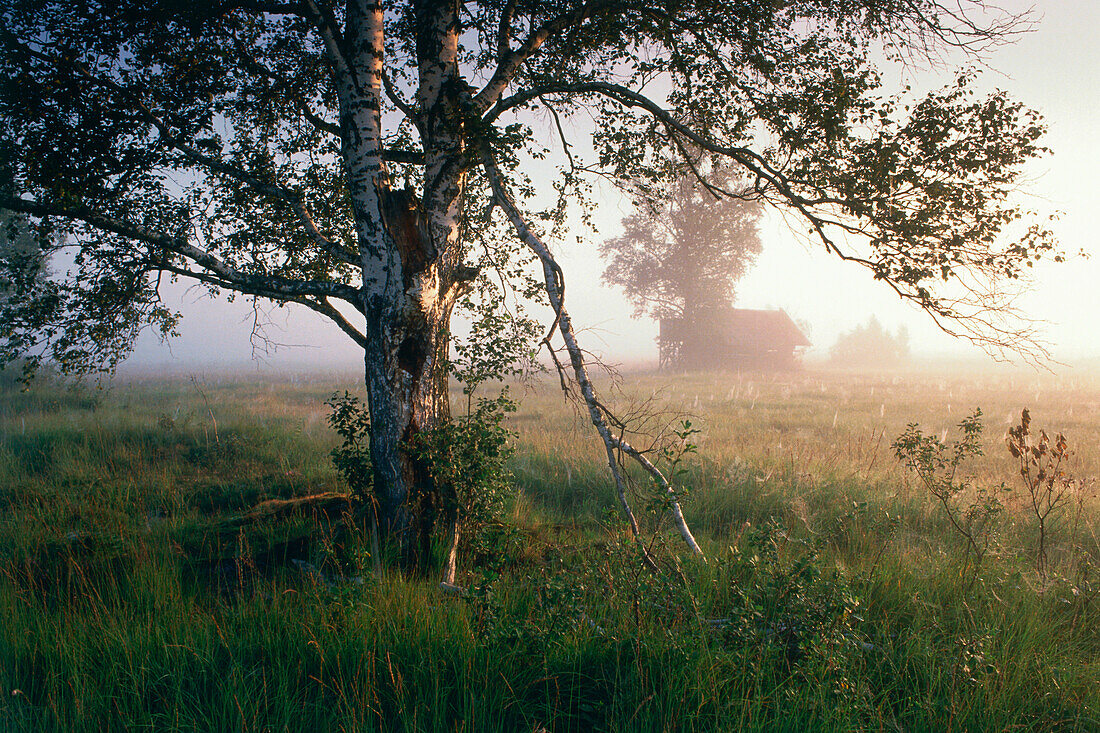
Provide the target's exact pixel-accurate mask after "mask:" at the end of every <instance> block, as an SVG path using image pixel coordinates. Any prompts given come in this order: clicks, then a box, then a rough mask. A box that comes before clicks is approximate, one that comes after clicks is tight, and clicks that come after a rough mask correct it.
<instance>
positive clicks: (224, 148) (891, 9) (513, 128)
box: [0, 0, 1053, 550]
mask: <svg viewBox="0 0 1100 733" xmlns="http://www.w3.org/2000/svg"><path fill="white" fill-rule="evenodd" d="M1025 24H1026V19H1024V18H1019V17H1015V16H1012V15H1008V14H1005V13H1002V12H1000V11H998V10H997V9H996V8H990V7H989V5H988V3H985V2H977V1H974V2H968V1H966V0H963V1H962V2H954V1H952V2H950V3H948V2H940V0H843V1H842V0H800V1H799V2H790V1H786V0H769V1H767V2H760V1H759V0H688V1H686V2H668V1H666V0H581V1H575V2H574V1H570V2H544V1H543V0H481V1H472V2H465V3H459V2H454V1H442V2H440V1H434V2H432V1H427V0H413V1H408V0H393V1H392V2H382V1H380V0H347V1H346V2H336V1H335V0H285V1H277V0H224V1H222V2H214V1H210V2H181V1H179V0H162V1H161V2H153V3H149V2H137V1H136V0H75V1H74V2H59V1H57V0H7V2H5V3H4V5H3V9H2V10H0V49H2V51H0V78H2V79H4V80H5V81H4V82H3V88H2V92H0V152H2V153H3V157H4V158H5V159H6V160H5V161H4V164H5V165H6V166H7V167H9V168H10V169H11V171H12V180H13V181H14V188H13V189H12V190H10V191H7V190H6V191H3V192H0V207H2V208H3V209H6V210H9V211H12V212H17V213H20V214H22V215H24V216H26V217H28V218H29V220H30V221H31V222H32V223H33V224H34V225H35V226H36V227H39V228H40V229H41V230H42V231H46V230H49V231H50V232H51V233H55V234H60V235H63V236H64V238H63V239H62V240H57V239H53V240H51V241H54V242H56V245H55V246H56V247H59V248H60V247H65V248H69V249H70V250H71V255H72V261H73V262H74V265H73V267H72V268H70V269H69V272H70V273H71V276H69V277H55V278H53V279H51V280H50V281H49V282H48V283H46V284H31V283H29V282H28V283H27V286H26V287H24V288H22V289H20V290H19V292H18V293H17V296H18V297H15V298H12V299H10V300H9V301H8V302H7V303H5V304H4V308H3V311H4V312H3V313H2V314H0V340H2V343H3V352H4V355H5V358H8V359H10V358H14V357H15V356H17V355H19V356H25V357H27V358H29V359H30V361H29V364H31V365H32V366H33V365H34V364H36V363H39V362H41V361H42V360H44V359H48V360H50V361H52V362H53V363H55V364H57V365H58V367H59V368H61V369H64V370H67V371H71V372H81V371H86V370H90V369H96V368H101V367H103V366H107V367H110V366H112V365H113V364H115V363H117V360H118V359H119V358H121V357H122V356H124V355H125V354H126V352H127V351H128V349H129V348H130V346H131V344H132V342H133V338H134V337H135V335H136V334H137V333H138V331H139V330H140V329H141V328H144V327H152V328H154V329H158V330H159V331H161V332H163V333H171V331H172V329H173V327H174V324H175V322H176V319H177V318H178V314H177V313H175V312H173V311H172V309H171V308H169V307H167V306H166V305H165V304H164V302H163V301H162V300H161V299H160V296H159V290H158V286H159V284H160V283H161V282H163V280H164V279H165V278H179V279H183V280H188V281H193V282H197V283H200V284H202V285H204V286H207V287H209V288H210V289H212V290H216V291H226V292H230V293H235V294H243V295H246V296H250V297H255V298H261V299H268V300H271V301H274V302H277V303H281V304H287V305H289V306H292V307H300V308H309V309H311V310H313V311H315V312H317V313H319V314H321V315H322V316H324V317H325V318H327V319H329V320H331V321H332V322H333V323H334V324H335V325H336V326H337V327H339V328H340V329H341V330H342V331H343V332H344V333H345V334H346V335H347V337H348V338H349V339H351V340H352V341H353V342H354V343H356V344H357V345H358V346H360V347H361V348H362V350H363V363H364V383H365V386H366V391H367V394H368V397H369V414H370V441H369V442H370V454H371V458H372V461H373V463H372V465H373V472H374V475H373V485H374V492H375V498H376V500H377V502H378V521H379V523H380V526H381V529H382V534H383V536H384V537H385V538H388V539H389V540H390V541H393V539H394V538H395V537H401V536H403V535H406V534H407V530H408V528H409V527H410V526H412V525H411V522H410V512H411V509H410V507H409V505H408V497H409V496H410V487H419V488H422V489H425V490H431V489H432V487H430V486H428V485H427V484H429V483H430V479H429V478H428V476H427V473H426V471H425V470H424V467H423V466H422V465H419V464H418V462H417V461H416V460H415V459H414V457H413V456H412V454H411V453H410V451H408V450H407V448H406V446H407V444H408V441H409V439H410V437H412V436H415V435H416V434H418V433H419V432H420V431H422V430H425V429H427V428H429V427H431V426H433V425H437V424H439V423H440V422H441V421H444V420H446V419H447V418H448V411H449V408H448V404H447V362H448V349H449V336H448V334H449V333H450V328H449V326H450V321H451V317H452V314H453V313H454V310H455V308H456V304H458V303H459V302H460V301H462V300H463V299H470V298H474V299H477V298H478V297H479V296H487V297H488V299H489V300H501V299H502V298H500V297H498V296H499V293H497V292H496V291H491V290H490V289H491V288H497V289H499V288H501V287H505V288H508V287H511V286H509V285H508V284H507V283H508V281H507V280H506V279H503V280H502V279H500V278H498V277H497V273H500V274H504V275H515V274H519V273H522V272H524V269H523V263H524V262H528V263H531V264H533V266H534V270H533V272H534V274H535V275H537V276H539V277H540V278H541V281H542V287H543V291H544V292H543V295H542V297H543V298H544V299H545V300H546V301H547V302H548V303H549V304H550V305H551V306H552V308H553V315H552V317H551V319H550V320H551V325H550V327H549V329H548V333H547V335H546V338H545V340H544V343H545V344H546V345H547V346H549V347H550V348H551V349H554V348H555V346H556V348H559V349H564V352H563V357H564V358H561V359H558V358H557V351H554V352H553V353H554V354H555V359H556V360H557V361H558V363H559V364H561V370H562V384H563V385H564V386H565V387H566V388H567V389H571V390H576V391H577V393H578V394H579V395H580V396H581V398H582V399H583V401H584V403H585V404H586V405H587V409H588V414H589V416H590V417H591V420H592V422H593V425H594V427H595V428H596V430H597V432H598V433H599V435H600V437H601V439H602V441H603V443H604V446H605V448H606V454H607V459H608V465H609V469H610V470H611V472H612V474H613V477H614V479H615V481H616V484H617V486H618V489H619V496H620V501H621V504H622V509H623V512H624V515H625V516H626V518H627V521H628V522H629V523H630V525H631V526H632V527H633V528H634V530H635V532H637V521H636V519H635V517H634V515H633V513H632V512H631V510H630V506H629V501H628V497H627V495H626V492H625V489H624V486H623V480H622V476H621V469H620V467H619V458H620V457H625V458H626V459H628V460H633V461H636V462H638V463H639V464H640V465H641V466H642V468H643V469H645V470H646V471H648V472H650V474H651V475H652V477H653V479H654V481H655V482H656V484H657V486H658V487H661V489H662V490H663V491H666V492H667V494H668V496H669V498H670V502H671V503H670V512H671V513H672V515H674V516H675V518H676V521H677V524H678V526H679V528H680V533H681V535H682V536H683V538H684V539H685V541H686V542H688V544H689V545H690V546H691V547H692V548H694V549H696V550H698V546H697V545H696V543H695V541H694V539H693V538H692V536H691V533H690V531H689V530H688V528H687V525H686V523H685V522H684V521H683V517H682V513H681V512H680V508H679V505H678V503H677V502H676V490H675V487H674V486H672V485H670V484H669V483H668V481H666V480H665V477H664V476H663V475H662V474H661V473H660V471H659V470H658V469H657V467H656V466H654V465H653V463H652V462H651V461H650V460H649V458H648V457H647V455H646V454H645V452H644V451H642V450H639V449H638V448H636V447H635V446H632V445H630V444H629V442H627V441H626V440H625V439H624V438H623V437H621V436H622V433H621V432H620V431H617V430H616V429H615V417H614V415H613V414H611V413H610V412H609V411H608V408H607V406H606V404H605V403H604V402H603V401H602V400H601V399H600V398H599V396H598V395H597V394H596V393H595V388H594V386H593V384H592V382H591V380H590V379H589V378H588V375H587V372H586V369H587V365H586V363H585V359H584V355H583V352H582V351H581V349H580V347H579V345H578V344H577V338H576V334H575V332H574V329H573V326H572V321H571V320H570V317H569V311H568V308H567V304H566V301H567V296H571V295H572V294H571V293H569V291H568V290H567V288H566V279H565V276H564V274H563V272H562V269H561V268H560V267H559V266H558V263H557V262H556V260H555V257H554V254H553V253H554V251H555V247H557V246H558V245H557V244H555V242H556V241H557V240H556V239H555V237H554V235H555V233H556V232H559V231H560V225H562V224H563V223H564V217H565V216H566V214H567V212H568V210H569V208H570V207H568V206H567V205H566V204H567V203H569V202H580V203H581V205H582V209H583V208H584V206H587V207H589V208H588V209H587V210H589V211H590V210H591V206H594V205H595V195H596V194H598V193H599V192H600V190H601V189H598V188H592V186H593V181H594V180H598V181H602V182H607V183H608V184H610V185H613V186H617V187H619V188H620V189H622V190H623V191H625V192H626V193H627V194H628V195H629V196H631V197H632V198H633V199H634V200H638V201H642V200H646V199H651V198H654V197H655V196H657V193H655V192H657V191H659V190H661V189H662V187H664V186H666V185H667V184H668V183H669V182H670V181H672V180H675V179H679V178H680V177H682V176H684V175H688V176H697V177H698V178H699V179H700V182H701V183H703V182H704V181H705V179H706V174H705V171H707V170H713V169H714V168H715V167H716V166H714V165H712V164H709V163H708V162H707V161H708V160H709V159H713V160H715V161H719V162H720V163H721V164H722V165H726V166H734V167H736V168H738V169H739V170H740V171H741V172H742V174H743V176H744V177H745V178H746V179H747V180H748V181H750V182H751V184H750V187H749V189H748V191H747V192H745V191H742V192H740V194H741V195H743V196H747V197H749V198H752V199H755V200H758V201H760V202H761V203H764V204H768V205H773V206H778V207H781V208H783V209H785V210H787V211H789V212H791V213H792V214H793V216H794V217H796V219H797V221H799V222H801V224H800V226H802V227H804V228H805V229H806V230H808V231H810V232H811V233H812V235H813V236H814V237H816V239H817V241H818V243H819V244H820V246H822V247H823V248H825V249H826V250H828V251H829V252H831V253H833V254H834V255H836V256H838V257H840V258H842V259H845V260H849V261H851V262H853V263H855V264H856V265H858V266H862V267H865V268H867V270H868V271H869V273H870V275H871V276H872V277H874V278H876V279H878V280H881V281H882V282H883V283H884V284H885V285H886V286H887V287H890V288H892V289H893V290H894V291H896V293H897V294H898V295H899V296H900V297H902V298H905V299H907V300H910V301H912V302H914V303H916V304H918V305H919V306H920V307H922V308H924V309H925V310H926V311H927V312H928V313H929V314H930V315H931V317H933V318H935V319H936V320H937V321H938V322H939V323H940V324H941V325H942V326H943V327H944V328H945V329H947V330H950V331H952V332H954V333H960V334H962V335H965V336H968V337H970V338H972V339H975V340H977V341H979V342H982V343H985V344H990V345H994V346H1003V345H1010V346H1011V345H1018V344H1020V343H1026V342H1021V341H1020V339H1021V338H1022V337H1023V338H1026V336H1027V333H1026V332H1021V331H1020V330H1019V328H1018V326H1017V325H1014V324H1012V323H1010V322H1006V321H1004V320H1003V316H1004V315H1005V313H1006V306H1007V303H1006V301H1004V300H1003V299H1002V293H1003V292H1004V291H1003V288H1002V287H1001V284H1002V283H1003V282H1004V281H1006V280H1013V279H1016V278H1018V277H1020V276H1021V274H1022V273H1024V272H1025V271H1026V267H1027V266H1028V265H1030V264H1031V263H1032V262H1033V261H1034V260H1035V259H1037V258H1039V257H1042V256H1044V255H1050V254H1052V252H1053V249H1052V248H1053V244H1052V242H1051V240H1050V236H1049V233H1048V232H1047V231H1046V230H1045V229H1044V227H1043V225H1042V223H1041V222H1038V221H1035V222H1030V221H1028V220H1026V219H1021V218H1020V217H1021V215H1022V213H1023V212H1021V211H1020V210H1019V209H1018V208H1017V207H1015V206H1013V205H1012V204H1011V202H1010V200H1009V194H1010V192H1011V191H1012V189H1013V188H1014V186H1015V185H1016V184H1017V181H1018V179H1019V176H1020V174H1021V170H1022V167H1023V166H1024V165H1025V164H1026V163H1027V162H1028V161H1029V160H1030V159H1032V158H1034V157H1036V156H1037V155H1039V154H1040V153H1041V152H1042V148H1041V146H1040V144H1039V142H1038V140H1039V137H1040V135H1041V133H1042V125H1041V121H1040V119H1039V116H1038V115H1037V114H1036V113H1034V112H1032V111H1031V110H1029V109H1027V108H1026V107H1024V106H1022V105H1021V104H1020V103H1017V102H1015V101H1013V100H1011V99H1010V98H1009V97H1008V96H1007V95H1006V94H1003V93H999V92H997V93H993V94H990V95H982V94H978V93H976V92H975V91H974V88H975V85H974V74H973V73H971V72H962V73H960V74H959V75H958V76H957V77H956V78H955V79H954V80H953V81H952V82H951V83H950V84H948V85H947V86H946V88H944V89H941V90H938V91H934V92H932V93H930V94H928V95H927V96H924V97H923V98H919V99H908V98H906V97H905V96H904V94H902V96H897V95H895V94H893V93H892V92H891V90H888V89H885V88H884V85H883V82H882V77H881V76H880V74H879V72H878V70H877V69H876V66H875V63H874V62H873V59H876V58H881V59H884V60H885V61H884V63H890V64H896V63H911V62H916V63H925V62H928V61H929V60H932V61H937V60H942V59H943V58H945V57H947V56H951V55H952V54H961V55H963V56H966V55H971V56H974V55H980V54H981V53H983V52H985V51H987V50H988V49H990V48H991V47H994V46H996V45H997V44H1000V43H1003V42H1006V41H1009V40H1011V38H1012V37H1013V35H1014V34H1016V33H1018V32H1020V31H1022V30H1024V29H1025ZM593 120H594V122H593ZM578 130H580V131H581V132H577V131H578ZM584 130H588V131H589V132H583V131H584ZM571 135H573V136H574V137H571ZM576 135H583V136H584V137H585V138H587V139H586V140H578V139H575V136H576ZM548 151H549V152H548ZM554 151H556V152H554ZM536 165H537V167H536ZM600 185H603V184H602V183H601V184H600ZM713 190H714V191H715V192H716V193H717V194H718V195H725V193H724V192H723V191H722V190H721V187H720V186H719V185H715V186H714V188H713ZM548 197H549V198H548ZM548 200H550V201H551V203H550V204H547V203H546V202H547V201H548ZM554 202H557V203H554ZM43 241H45V240H43ZM491 270H492V272H490V271H491ZM528 272H531V270H528ZM490 274H492V277H490ZM502 282H503V283H504V284H503V285H501V283H502ZM516 290H517V294H520V295H534V291H533V290H532V289H531V288H530V287H527V285H525V284H523V283H520V284H519V285H517V286H516ZM487 294H488V295H487ZM475 332H476V330H475ZM408 544H409V546H415V543H408Z"/></svg>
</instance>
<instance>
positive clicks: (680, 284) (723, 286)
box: [600, 172, 762, 321]
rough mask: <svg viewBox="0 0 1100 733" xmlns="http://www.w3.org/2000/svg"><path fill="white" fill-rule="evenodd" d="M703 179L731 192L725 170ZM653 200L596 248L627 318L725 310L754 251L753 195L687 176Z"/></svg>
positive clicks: (689, 316) (757, 209)
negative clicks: (629, 313) (629, 310)
mask: <svg viewBox="0 0 1100 733" xmlns="http://www.w3.org/2000/svg"><path fill="white" fill-rule="evenodd" d="M708 183H710V184H711V185H714V186H721V187H722V189H723V190H730V189H734V190H738V189H737V187H736V186H734V185H732V184H733V183H734V182H733V181H731V180H730V175H729V173H728V172H726V173H725V174H724V175H723V174H722V173H718V174H715V175H712V176H710V177H709V178H708ZM669 188H670V191H669V193H668V195H667V197H665V198H664V199H663V200H661V201H660V202H658V203H657V204H655V205H644V206H642V207H641V208H640V210H639V211H638V212H637V213H634V214H632V215H630V216H628V217H626V218H625V219H623V222H622V224H623V233H622V234H621V235H620V236H618V237H615V238H614V239H608V240H606V241H604V242H603V243H602V244H601V245H600V254H601V255H602V256H603V257H604V259H605V260H606V261H607V267H606V268H605V269H604V273H603V280H604V282H606V283H608V284H610V285H616V286H618V287H620V288H622V290H623V292H624V293H626V295H627V297H628V298H630V300H631V302H633V303H634V310H635V315H643V314H644V315H648V316H650V317H652V318H658V319H660V318H670V317H678V318H683V319H685V320H687V321H694V320H695V319H696V318H699V317H705V314H707V313H713V312H714V311H715V310H717V309H720V308H722V307H729V306H730V305H732V304H733V301H734V299H735V297H736V286H737V282H738V280H740V279H741V278H742V277H743V276H744V274H745V273H746V272H747V271H748V269H749V266H750V265H751V264H752V262H753V260H754V259H755V258H756V255H757V254H759V253H760V250H761V245H760V235H759V232H758V230H757V220H758V219H759V218H760V214H761V212H762V206H761V204H760V202H759V201H757V200H755V199H753V198H751V197H750V198H747V199H746V198H737V197H731V196H718V195H717V194H715V193H712V191H711V190H710V189H708V188H707V187H705V186H703V185H702V184H701V183H700V182H699V181H698V179H696V178H695V177H694V176H685V177H683V178H680V179H678V180H675V181H673V182H672V184H671V186H670V187H669Z"/></svg>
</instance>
